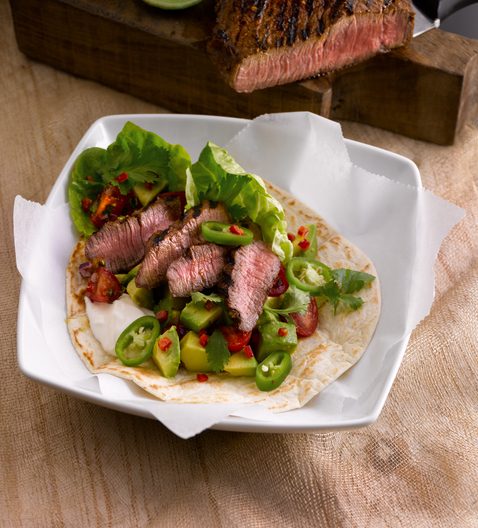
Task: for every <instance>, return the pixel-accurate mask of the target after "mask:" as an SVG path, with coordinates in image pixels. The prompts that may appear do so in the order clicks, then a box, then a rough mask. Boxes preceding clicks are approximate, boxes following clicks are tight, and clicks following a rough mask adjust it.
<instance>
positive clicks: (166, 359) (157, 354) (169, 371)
mask: <svg viewBox="0 0 478 528" xmlns="http://www.w3.org/2000/svg"><path fill="white" fill-rule="evenodd" d="M153 361H154V364H155V365H156V366H157V367H158V369H159V372H161V374H162V375H163V376H164V377H165V378H173V377H174V376H176V374H177V373H178V369H179V362H180V352H179V337H178V332H177V331H176V327H175V326H172V327H171V328H169V329H168V330H166V332H164V333H163V334H161V335H160V336H159V337H158V339H156V342H155V343H154V348H153Z"/></svg>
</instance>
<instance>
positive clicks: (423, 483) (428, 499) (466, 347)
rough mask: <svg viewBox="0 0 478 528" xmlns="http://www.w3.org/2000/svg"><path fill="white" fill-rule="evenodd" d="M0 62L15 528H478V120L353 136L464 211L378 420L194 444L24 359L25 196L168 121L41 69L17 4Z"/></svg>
mask: <svg viewBox="0 0 478 528" xmlns="http://www.w3.org/2000/svg"><path fill="white" fill-rule="evenodd" d="M0 65H1V70H0V71H1V75H0V108H1V114H0V115H1V119H0V124H1V126H0V149H1V156H0V177H1V187H0V197H1V209H0V214H1V219H2V221H1V224H0V236H1V240H2V244H1V264H0V284H1V285H2V299H1V302H0V321H1V333H0V344H1V358H0V360H1V363H0V364H1V367H0V368H1V373H2V375H1V392H0V394H1V403H0V526H2V527H3V526H5V527H17V526H27V527H30V526H33V527H35V526H48V527H50V526H71V527H77V526H78V527H84V526H161V527H162V526H166V527H168V526H172V527H182V526H213V527H216V526H224V527H226V526H227V527H228V528H230V527H233V526H238V527H243V526H247V527H249V526H250V527H254V526H274V527H281V526H285V527H289V526H293V527H295V526H314V527H315V526H324V527H382V526H386V527H413V528H416V527H422V526H423V527H438V526H440V527H449V526H453V527H456V528H458V527H472V526H478V493H477V492H478V381H477V380H478V375H477V374H478V344H477V336H478V323H477V316H476V312H477V309H476V298H477V296H478V264H477V257H478V229H477V226H476V220H477V218H476V217H477V214H478V201H477V198H478V192H477V184H478V182H477V176H478V129H477V127H476V125H477V123H475V126H473V123H470V126H469V127H468V128H467V129H466V130H465V131H464V133H463V134H462V135H461V137H460V138H459V141H458V142H457V144H456V146H454V147H447V148H444V147H438V146H433V145H429V144H425V143H421V142H416V141H412V140H409V139H406V138H402V137H398V136H395V135H393V134H390V133H386V132H383V131H379V130H375V129H371V128H368V127H365V126H360V125H355V124H345V125H344V131H345V135H346V136H347V137H351V138H354V139H358V140H360V141H364V142H367V143H371V144H375V145H378V146H381V147H385V148H388V149H391V150H393V151H395V152H399V153H401V154H404V155H405V156H408V157H410V158H411V159H413V160H414V161H415V162H416V163H417V165H418V166H419V168H420V170H421V173H422V177H423V181H424V184H425V185H426V187H428V188H430V189H432V190H433V191H434V192H435V193H437V194H438V195H441V196H443V197H444V198H446V199H448V200H451V201H453V202H455V203H456V204H458V205H460V206H461V207H464V208H465V209H466V211H467V216H466V218H465V220H464V221H463V222H461V223H460V224H459V225H458V226H457V227H455V229H454V230H453V231H452V233H451V234H450V236H449V237H448V238H447V239H446V241H445V243H444V245H443V247H442V250H441V252H440V254H439V256H438V263H437V266H436V272H437V279H436V282H437V294H436V301H435V304H434V306H433V308H432V311H431V314H430V316H429V317H428V318H427V319H426V320H425V321H424V322H423V323H422V324H420V326H419V327H418V328H417V329H416V330H415V332H414V333H413V335H412V338H411V340H410V345H409V347H408V350H407V352H406V355H405V359H404V361H403V364H402V366H401V369H400V371H399V373H398V377H397V379H396V381H395V384H394V386H393V388H392V391H391V394H390V397H389V399H388V401H387V404H386V406H385V409H384V411H383V413H382V415H381V416H380V418H379V420H378V422H377V423H376V424H374V425H373V426H371V427H368V428H366V429H361V430H357V431H354V432H338V433H330V434H316V435H314V434H310V435H303V434H300V435H279V434H275V435H259V434H236V433H225V432H215V431H209V432H206V433H204V434H202V435H200V436H198V437H196V438H194V439H192V440H189V441H183V440H180V439H178V438H177V437H175V436H174V435H173V434H171V433H170V432H169V431H167V430H166V429H165V428H164V427H162V426H161V425H160V424H159V423H157V422H155V421H152V420H147V419H141V418H136V417H133V416H128V415H125V414H121V413H117V412H113V411H109V410H106V409H103V408H100V407H96V406H94V405H90V404H87V403H84V402H82V401H78V400H76V399H74V398H71V397H68V396H65V395H63V394H59V393H57V392H55V391H53V390H51V389H49V388H46V387H43V386H41V385H38V384H36V383H34V382H33V381H30V380H28V379H26V378H25V377H23V376H22V374H21V373H20V372H19V370H18V367H17V363H16V358H15V349H16V313H17V303H18V293H19V286H20V280H19V276H18V274H17V271H16V268H15V260H14V250H13V241H12V237H13V235H12V205H13V198H14V196H15V195H16V194H22V195H23V196H25V197H26V198H29V199H31V200H36V201H38V202H44V200H45V199H46V197H47V195H48V193H49V191H50V188H51V186H52V184H53V182H54V180H55V178H56V177H57V175H58V174H59V172H60V170H61V168H62V166H63V164H64V163H65V161H66V159H67V158H68V156H69V154H70V152H71V150H72V148H73V147H74V146H75V145H76V143H77V142H78V140H79V139H80V137H81V136H82V135H83V133H84V132H85V130H86V129H87V127H88V126H89V125H90V124H91V122H93V121H94V120H95V119H96V118H98V117H100V116H102V115H106V114H113V113H129V112H132V113H134V112H161V111H162V110H161V109H160V108H158V107H155V106H153V105H149V104H146V103H144V102H141V101H139V100H136V99H134V98H132V97H128V96H126V95H122V94H120V93H116V92H114V91H112V90H109V89H106V88H104V87H101V86H98V85H96V84H94V83H90V82H86V81H83V80H79V79H75V78H74V77H71V76H68V75H66V74H63V73H59V72H57V71H54V70H52V69H50V68H48V67H45V66H43V65H40V64H36V63H34V62H31V61H29V60H27V59H26V58H25V57H24V56H22V55H21V54H20V53H19V52H18V51H17V49H16V46H15V42H14V35H13V29H12V25H11V18H10V12H9V7H8V4H7V2H6V1H5V0H3V1H1V2H0ZM39 353H41V350H39Z"/></svg>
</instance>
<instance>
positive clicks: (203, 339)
mask: <svg viewBox="0 0 478 528" xmlns="http://www.w3.org/2000/svg"><path fill="white" fill-rule="evenodd" d="M208 341H209V336H208V335H207V334H206V333H204V334H201V335H200V336H199V343H200V345H201V346H202V347H205V346H206V345H207V342H208Z"/></svg>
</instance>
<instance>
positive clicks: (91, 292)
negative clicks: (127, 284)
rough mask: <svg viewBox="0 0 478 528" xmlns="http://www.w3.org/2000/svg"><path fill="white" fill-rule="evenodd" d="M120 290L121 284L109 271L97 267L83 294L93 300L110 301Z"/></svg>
mask: <svg viewBox="0 0 478 528" xmlns="http://www.w3.org/2000/svg"><path fill="white" fill-rule="evenodd" d="M122 291H123V290H122V288H121V284H120V283H119V281H118V279H117V278H116V277H115V276H114V274H113V273H111V271H108V270H107V269H105V268H98V270H97V271H96V272H95V273H93V275H92V276H91V279H90V280H89V282H88V285H87V287H86V293H85V295H86V296H87V297H88V298H89V299H90V300H92V301H93V302H103V303H112V302H113V301H115V300H116V299H117V298H118V297H119V296H120V295H121V293H122Z"/></svg>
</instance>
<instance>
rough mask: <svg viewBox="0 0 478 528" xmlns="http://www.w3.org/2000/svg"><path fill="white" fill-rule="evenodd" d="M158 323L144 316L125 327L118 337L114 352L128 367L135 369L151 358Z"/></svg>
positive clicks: (149, 316) (157, 332) (158, 328)
mask: <svg viewBox="0 0 478 528" xmlns="http://www.w3.org/2000/svg"><path fill="white" fill-rule="evenodd" d="M160 331H161V330H160V327H159V321H158V320H157V319H156V317H153V316H152V315H144V316H143V317H140V318H139V319H136V320H135V321H133V322H132V323H131V324H130V325H129V326H127V327H126V328H125V329H124V330H123V332H121V335H120V336H119V337H118V340H117V341H116V346H115V352H116V356H117V357H118V359H119V360H120V361H121V362H122V363H123V364H124V365H126V366H128V367H136V366H137V365H140V364H141V363H143V362H144V361H146V360H147V359H149V358H150V357H151V354H152V352H153V346H154V343H155V341H156V339H157V337H158V336H159V334H160Z"/></svg>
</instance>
